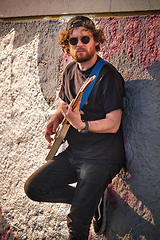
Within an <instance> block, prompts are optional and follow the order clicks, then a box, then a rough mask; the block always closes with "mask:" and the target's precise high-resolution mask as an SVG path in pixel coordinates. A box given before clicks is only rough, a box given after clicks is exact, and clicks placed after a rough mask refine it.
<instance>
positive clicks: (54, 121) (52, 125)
mask: <svg viewBox="0 0 160 240" xmlns="http://www.w3.org/2000/svg"><path fill="white" fill-rule="evenodd" d="M65 105H66V103H65V102H62V103H61V104H60V105H59V106H58V108H57V110H56V112H55V114H53V116H52V117H51V119H50V121H49V123H48V124H47V126H46V130H45V138H46V140H47V141H48V142H49V143H51V142H52V141H53V138H51V137H50V136H51V135H53V133H55V132H56V129H57V127H58V125H59V124H60V123H61V122H62V120H63V118H64V117H63V115H62V113H61V109H62V106H65Z"/></svg>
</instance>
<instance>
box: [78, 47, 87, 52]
mask: <svg viewBox="0 0 160 240" xmlns="http://www.w3.org/2000/svg"><path fill="white" fill-rule="evenodd" d="M77 51H86V49H85V48H82V47H78V48H76V52H77Z"/></svg>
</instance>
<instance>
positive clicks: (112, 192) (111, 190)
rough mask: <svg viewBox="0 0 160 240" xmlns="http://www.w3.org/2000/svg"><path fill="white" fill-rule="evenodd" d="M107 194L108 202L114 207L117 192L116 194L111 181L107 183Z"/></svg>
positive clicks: (116, 202) (115, 206)
mask: <svg viewBox="0 0 160 240" xmlns="http://www.w3.org/2000/svg"><path fill="white" fill-rule="evenodd" d="M108 194H109V197H110V203H111V204H112V206H113V207H114V208H117V206H118V199H117V194H116V191H115V189H114V187H113V184H112V183H111V184H109V185H108Z"/></svg>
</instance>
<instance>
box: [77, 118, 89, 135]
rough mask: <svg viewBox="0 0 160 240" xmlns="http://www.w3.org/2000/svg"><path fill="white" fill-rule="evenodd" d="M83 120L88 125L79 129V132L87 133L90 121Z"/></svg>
mask: <svg viewBox="0 0 160 240" xmlns="http://www.w3.org/2000/svg"><path fill="white" fill-rule="evenodd" d="M82 122H85V124H86V126H85V128H84V129H82V130H78V132H80V133H87V132H88V129H89V124H88V121H86V120H82Z"/></svg>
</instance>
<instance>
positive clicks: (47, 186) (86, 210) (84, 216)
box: [25, 151, 122, 240]
mask: <svg viewBox="0 0 160 240" xmlns="http://www.w3.org/2000/svg"><path fill="white" fill-rule="evenodd" d="M121 167H122V164H105V165H98V164H93V163H89V162H87V161H85V160H82V159H77V158H75V157H73V156H71V155H70V154H69V153H67V152H66V151H64V152H62V153H60V154H59V155H58V156H56V157H54V159H53V160H49V161H48V162H46V163H45V164H44V165H43V166H42V167H40V168H39V169H38V170H37V171H36V172H34V173H33V174H32V175H31V176H30V177H29V179H28V180H27V181H26V183H25V192H26V194H27V196H28V197H29V198H30V199H32V200H34V201H39V202H52V203H53V202H55V203H57V202H59V203H68V204H71V209H70V213H69V214H68V216H67V224H68V228H69V238H68V239H70V240H87V239H88V235H89V229H90V224H91V221H92V217H93V215H94V212H95V209H96V207H97V205H98V202H99V200H100V197H101V195H102V194H103V192H104V190H105V188H106V187H107V185H108V184H109V183H111V181H112V179H113V178H114V177H115V175H116V174H117V173H118V172H119V170H120V169H121ZM75 182H77V185H76V187H73V186H70V185H69V184H71V183H75Z"/></svg>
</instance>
